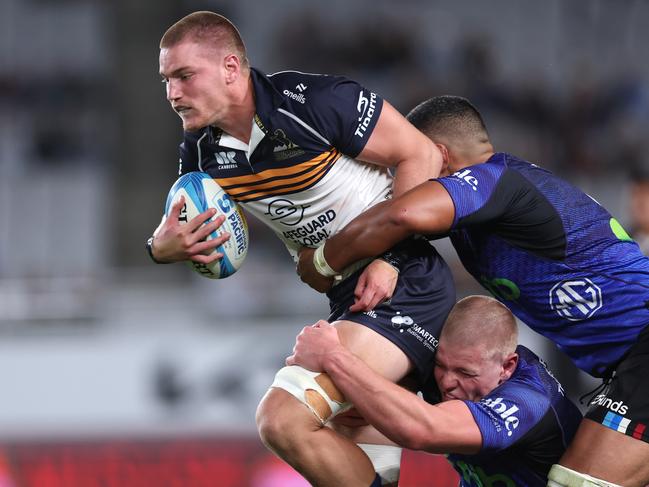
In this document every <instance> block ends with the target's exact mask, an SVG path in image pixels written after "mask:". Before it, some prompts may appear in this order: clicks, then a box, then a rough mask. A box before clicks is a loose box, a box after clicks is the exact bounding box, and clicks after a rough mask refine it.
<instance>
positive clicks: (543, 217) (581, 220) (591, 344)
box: [437, 153, 649, 377]
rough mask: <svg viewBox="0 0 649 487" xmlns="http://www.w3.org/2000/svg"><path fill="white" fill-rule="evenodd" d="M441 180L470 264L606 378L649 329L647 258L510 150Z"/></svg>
mask: <svg viewBox="0 0 649 487" xmlns="http://www.w3.org/2000/svg"><path fill="white" fill-rule="evenodd" d="M437 181H439V182H440V183H441V184H442V185H443V186H444V187H445V188H446V190H447V191H448V193H449V194H450V196H451V198H452V200H453V202H454V204H455V210H456V214H455V220H454V222H453V227H452V231H451V232H450V237H451V241H452V242H453V246H454V247H455V249H456V250H457V253H458V255H459V257H460V259H461V261H462V263H463V264H464V267H466V269H467V270H468V271H469V272H470V273H471V274H472V275H473V276H474V277H475V278H476V279H477V280H478V281H479V282H480V283H481V284H482V285H483V286H484V287H485V288H486V289H488V290H489V291H490V292H491V293H492V294H493V295H494V296H495V297H496V298H497V299H499V300H500V301H502V302H503V303H504V304H506V305H507V306H508V307H509V308H510V309H511V310H512V312H513V313H514V314H515V315H516V316H517V317H518V318H520V319H521V320H522V321H523V322H525V323H526V324H527V325H529V326H530V327H531V328H532V329H534V330H535V331H537V332H539V333H541V334H543V335H545V336H546V337H548V338H549V339H551V340H552V341H554V342H555V343H556V344H557V345H558V346H559V348H560V349H561V350H563V351H564V352H565V353H566V354H568V355H569V356H570V357H571V358H572V360H573V361H574V362H575V364H576V365H577V366H578V367H579V368H581V369H582V370H584V371H586V372H588V373H590V374H592V375H594V376H596V377H601V376H604V375H606V374H607V372H608V371H609V370H610V369H611V367H612V366H614V365H615V364H616V363H617V362H618V361H619V360H620V358H621V357H622V356H623V355H624V353H625V352H626V351H627V350H628V349H629V347H630V346H631V345H632V344H633V343H634V342H635V340H636V337H637V336H638V335H639V333H640V332H641V331H642V330H643V329H644V328H645V327H646V326H647V325H648V324H649V259H648V258H647V257H645V256H644V255H643V254H642V252H641V251H640V249H639V247H638V246H637V244H636V243H635V242H633V240H632V239H631V238H630V237H629V236H628V235H627V233H626V232H625V231H624V229H623V228H622V226H621V225H620V224H619V223H618V222H617V220H615V218H613V217H612V216H611V215H610V214H609V213H608V211H606V209H604V208H603V207H602V206H601V205H600V204H599V203H598V202H597V201H595V200H594V199H593V198H591V197H590V196H589V195H587V194H585V193H584V192H582V191H581V190H579V189H578V188H576V187H575V186H573V185H571V184H569V183H567V182H565V181H563V180H562V179H560V178H557V177H556V176H554V175H553V174H552V173H550V172H549V171H546V170H544V169H542V168H540V167H538V166H536V165H535V164H531V163H529V162H526V161H523V160H521V159H518V158H516V157H514V156H512V155H509V154H505V153H497V154H494V155H493V156H492V157H491V158H490V159H489V160H488V161H486V162H485V163H483V164H477V165H473V166H468V167H466V168H464V169H462V170H461V171H458V172H456V173H455V174H453V175H451V176H448V177H445V178H440V179H438V180H437Z"/></svg>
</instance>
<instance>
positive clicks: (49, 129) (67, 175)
mask: <svg viewBox="0 0 649 487" xmlns="http://www.w3.org/2000/svg"><path fill="white" fill-rule="evenodd" d="M203 9H209V10H214V11H217V12H220V13H223V14H224V15H226V16H228V17H229V18H231V19H232V20H233V21H234V22H235V23H236V24H237V25H238V26H239V28H240V30H241V32H242V35H243V37H244V39H245V40H246V41H247V47H248V50H249V55H250V58H251V60H252V64H253V65H255V66H257V67H259V68H260V69H262V70H264V71H266V72H273V71H278V70H282V69H298V70H302V71H313V72H328V73H336V74H345V75H348V76H350V77H352V78H355V79H357V80H359V81H361V82H363V83H364V84H365V85H367V86H368V87H371V88H373V89H375V90H377V91H378V92H379V93H381V94H382V95H383V96H384V97H386V98H387V99H388V100H390V101H391V102H392V103H393V104H394V105H395V106H396V107H397V108H399V109H400V110H401V111H402V112H404V113H405V112H407V111H408V110H409V109H410V108H411V107H413V106H414V105H415V104H416V103H418V102H419V101H421V100H423V99H425V98H427V97H429V96H432V95H436V94H443V93H449V94H458V95H463V96H467V97H469V98H470V99H472V100H473V101H474V102H475V103H476V105H477V106H478V108H479V109H481V111H482V112H483V114H484V116H485V118H486V121H487V124H488V126H489V127H490V129H491V135H492V138H493V139H494V140H495V142H496V145H497V147H498V148H500V149H501V150H507V151H509V152H514V153H517V154H518V155H521V156H523V157H525V158H527V159H529V160H532V161H538V162H539V164H540V165H542V166H545V167H547V168H549V169H551V170H553V171H555V172H557V173H558V174H560V175H562V176H564V177H566V178H568V179H569V180H571V181H573V182H575V183H577V184H579V185H580V186H581V187H582V188H585V189H586V190H587V191H588V192H589V193H590V194H591V195H593V196H594V197H595V198H596V199H598V200H599V201H600V202H602V203H603V204H604V205H605V206H607V207H608V208H609V209H610V210H611V212H612V213H613V214H614V215H615V216H616V217H617V218H618V219H619V220H620V221H622V222H623V223H625V224H626V226H627V227H628V228H629V229H630V230H632V229H633V228H634V227H635V225H636V222H634V221H632V220H631V214H630V212H629V206H628V205H629V197H630V191H629V187H630V179H629V178H630V176H629V175H630V174H638V173H639V172H640V173H642V172H644V173H647V172H648V168H647V166H648V165H649V162H648V161H649V159H648V154H647V144H646V138H647V134H648V128H649V85H648V81H649V65H648V64H647V63H646V62H645V61H642V60H643V59H646V58H645V56H646V50H647V47H649V30H647V29H646V26H647V25H648V24H649V3H648V2H646V1H645V0H619V1H613V0H578V1H577V0H573V1H570V2H568V1H562V0H546V1H544V2H538V1H534V0H487V1H483V2H457V1H453V0H405V1H402V2H398V3H397V2H391V1H386V0H374V1H371V0H356V1H352V2H350V1H349V0H329V1H328V2H316V1H312V0H310V1H304V0H303V1H298V0H275V1H273V2H263V1H261V0H238V1H236V2H234V1H217V0H214V1H207V0H206V1H198V0H167V1H165V2H153V1H151V0H149V1H144V0H141V1H137V2H134V1H131V0H114V1H112V2H104V1H100V0H58V1H52V0H1V1H0V37H1V38H2V42H1V43H0V88H1V89H0V486H2V487H58V486H64V487H77V486H78V487H93V486H100V485H101V486H120V487H132V486H150V485H156V486H190V487H193V486H197V487H198V486H229V487H244V486H246V487H247V486H250V487H278V486H283V487H291V486H294V487H297V486H302V485H306V484H305V483H304V482H303V481H301V480H300V479H299V478H296V477H295V475H293V474H292V473H291V471H290V470H289V469H287V468H285V467H284V466H283V465H282V464H281V463H280V462H278V461H275V460H274V459H273V458H272V457H271V456H270V455H269V454H267V453H266V452H265V451H264V449H263V448H262V446H261V445H260V443H259V441H258V439H257V436H256V431H255V427H254V411H255V407H256V404H257V402H258V400H259V399H260V397H261V395H262V394H263V393H264V391H265V390H266V388H267V386H268V385H269V383H270V382H271V380H272V377H273V375H274V372H275V371H276V370H277V369H278V368H279V367H280V366H281V365H282V364H283V360H284V357H285V356H286V355H287V354H288V353H289V352H290V350H291V348H292V344H293V339H294V336H295V334H296V332H297V331H298V330H299V329H300V328H301V327H302V326H304V325H305V324H310V323H312V322H314V321H315V320H316V319H318V318H320V317H323V316H325V315H326V314H327V306H326V303H325V300H324V298H323V297H321V296H319V295H317V294H315V293H314V292H312V291H310V290H309V289H307V288H306V287H304V286H302V285H301V284H300V283H299V281H298V280H297V279H296V278H295V276H294V272H293V266H292V262H291V260H290V258H289V256H288V254H287V253H286V252H285V250H284V249H283V248H282V246H281V244H279V242H278V241H275V239H274V238H273V236H272V235H271V234H269V233H268V232H267V231H266V230H265V229H264V228H262V227H261V226H260V225H259V224H257V223H256V222H252V221H250V223H251V249H250V252H249V254H248V258H247V261H246V263H245V264H244V266H243V268H242V270H241V271H239V273H237V274H236V275H235V276H233V277H231V278H229V279H227V280H225V281H222V282H218V281H209V280H207V279H203V278H200V277H198V276H197V275H195V274H193V273H192V272H191V271H190V270H189V269H188V268H186V267H184V266H183V265H172V266H155V265H153V264H152V263H151V262H150V261H149V260H148V257H147V256H146V253H145V251H144V241H145V239H146V238H147V237H148V236H149V235H150V234H151V232H152V230H153V229H154V228H155V226H156V225H157V222H158V221H159V218H160V216H161V214H162V208H163V204H164V199H165V196H166V193H167V190H168V188H169V187H170V186H171V184H172V183H173V181H174V180H175V177H176V172H177V165H176V161H177V143H178V141H179V138H180V136H181V129H180V124H179V121H178V120H177V117H176V115H175V114H174V113H173V112H172V111H171V110H170V109H169V107H168V104H167V102H166V100H165V97H164V88H163V86H162V85H161V84H160V83H159V76H158V73H157V69H158V64H157V63H158V41H159V38H160V36H161V35H162V33H163V32H164V31H165V29H166V28H167V27H168V26H169V25H170V24H171V23H172V22H174V21H175V20H177V19H178V18H180V17H181V16H183V15H185V14H187V13H189V12H191V11H193V10H203ZM439 246H440V250H441V251H442V252H443V253H444V255H445V256H446V257H447V258H448V260H449V261H450V262H451V263H452V265H453V267H454V270H455V271H456V279H457V285H458V288H459V291H460V294H461V295H466V294H471V293H482V292H483V291H482V290H481V288H479V287H478V286H477V285H476V284H475V283H474V282H473V281H472V280H471V279H470V278H469V277H468V276H467V275H466V274H465V273H464V272H463V271H462V270H461V269H460V268H459V264H458V262H457V259H456V257H455V255H454V253H453V251H452V250H451V249H450V246H449V245H448V243H446V242H440V244H439ZM522 331H523V337H522V341H523V342H524V343H525V344H527V345H529V346H530V347H531V348H533V349H534V350H536V351H537V352H539V353H540V354H543V355H544V356H546V357H547V358H548V361H549V362H550V363H551V365H553V366H554V367H555V368H557V369H558V372H559V373H558V375H559V376H560V377H561V378H562V379H563V381H564V385H565V386H566V388H567V390H568V391H569V392H570V393H571V395H572V396H573V397H578V396H579V395H581V394H583V393H585V392H587V391H588V390H590V389H592V388H593V387H594V385H596V382H594V381H592V380H590V379H588V378H586V377H585V376H584V375H583V374H580V373H578V372H577V371H576V370H575V369H574V367H572V366H571V365H570V364H569V363H568V362H567V361H566V360H565V359H564V358H563V357H562V356H561V355H559V354H558V353H556V352H555V349H554V347H553V346H552V345H551V344H548V342H546V341H545V340H543V339H540V338H539V337H538V336H537V335H535V334H533V333H532V332H529V331H528V330H526V329H525V328H523V330H522ZM415 464H416V465H417V468H414V467H413V466H414V465H415ZM411 467H413V468H411ZM433 478H434V479H435V481H436V483H435V485H454V482H456V480H455V478H454V477H453V474H451V473H448V469H447V467H446V466H445V463H444V460H443V458H439V457H429V456H424V455H414V454H411V455H409V456H408V458H407V459H406V462H405V466H404V480H403V481H402V485H405V486H410V487H413V486H424V485H433V481H432V479H433Z"/></svg>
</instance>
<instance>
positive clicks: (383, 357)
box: [333, 320, 412, 382]
mask: <svg viewBox="0 0 649 487" xmlns="http://www.w3.org/2000/svg"><path fill="white" fill-rule="evenodd" d="M333 325H334V326H335V327H336V329H337V330H338V336H339V337H340V341H341V343H342V344H343V345H345V347H347V349H349V350H350V351H351V352H352V353H354V354H355V355H356V356H357V357H359V358H360V359H361V360H362V361H363V362H365V363H366V364H367V365H368V366H369V367H370V368H371V369H372V370H374V371H375V372H377V373H378V374H380V375H382V376H383V377H385V378H387V379H389V380H391V381H393V382H398V381H399V380H401V379H402V378H403V377H405V376H406V375H407V374H408V372H409V371H410V370H411V369H412V362H411V361H410V359H409V358H408V355H407V354H406V353H405V352H404V351H403V350H402V349H401V348H400V347H399V346H398V345H397V344H396V343H394V342H393V341H391V340H389V339H388V338H386V337H385V336H383V335H381V334H379V333H377V332H376V331H374V330H373V329H371V328H368V327H367V326H365V325H362V324H360V323H355V322H353V321H347V320H340V321H336V322H334V323H333Z"/></svg>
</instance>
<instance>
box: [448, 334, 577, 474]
mask: <svg viewBox="0 0 649 487" xmlns="http://www.w3.org/2000/svg"><path fill="white" fill-rule="evenodd" d="M516 351H517V352H518V355H519V361H518V365H517V367H516V370H515V371H514V373H513V374H512V376H511V377H510V378H509V380H507V381H505V382H503V383H502V384H501V385H499V386H498V387H497V388H495V389H494V390H493V391H491V392H490V393H489V394H488V395H487V396H485V397H484V398H482V399H481V400H480V401H479V402H472V401H464V402H465V404H466V405H467V406H468V407H469V410H470V411H471V414H472V415H473V418H474V419H475V422H476V424H477V425H478V428H479V429H480V433H481V434H482V447H481V449H480V451H479V452H478V453H476V454H475V455H460V454H451V455H449V456H448V459H449V461H450V462H451V463H452V464H453V467H454V468H455V469H456V470H457V472H458V473H459V474H460V485H461V486H462V487H483V486H490V485H498V486H502V487H521V486H523V487H545V485H546V483H547V474H548V471H549V470H550V467H551V466H552V465H553V464H554V463H556V462H557V461H558V460H559V458H560V457H561V455H562V454H563V452H564V451H565V449H566V447H567V445H568V444H569V443H570V440H571V439H572V437H573V436H574V434H575V432H576V431H577V427H578V425H579V423H580V421H581V413H580V412H579V409H578V408H577V406H575V405H574V404H573V403H572V402H571V401H570V400H569V399H568V398H567V397H566V396H565V395H564V392H563V388H562V387H561V384H559V382H557V380H556V379H555V378H554V376H553V375H552V374H551V373H550V372H549V371H548V370H547V368H546V367H545V364H544V363H543V362H542V361H541V360H540V359H539V358H538V357H537V356H536V355H535V354H534V353H533V352H531V351H530V350H528V349H527V348H525V347H523V346H518V348H517V349H516Z"/></svg>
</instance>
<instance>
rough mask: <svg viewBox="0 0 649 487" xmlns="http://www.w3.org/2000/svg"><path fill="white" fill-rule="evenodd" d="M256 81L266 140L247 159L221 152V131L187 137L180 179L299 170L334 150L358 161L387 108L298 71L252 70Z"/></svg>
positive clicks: (339, 81)
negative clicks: (195, 174)
mask: <svg viewBox="0 0 649 487" xmlns="http://www.w3.org/2000/svg"><path fill="white" fill-rule="evenodd" d="M251 78H252V81H253V86H254V89H255V104H256V114H255V119H254V122H255V125H256V127H259V129H260V131H261V132H262V133H263V134H264V138H263V139H262V140H261V142H260V143H259V144H258V145H256V146H255V147H254V150H253V151H252V153H250V154H246V147H241V148H231V147H227V148H224V147H221V146H220V141H221V137H222V136H223V134H222V132H221V131H220V130H219V129H218V128H215V127H205V128H204V129H201V130H199V131H196V132H185V133H184V140H183V143H182V144H181V145H180V171H179V172H180V174H184V173H186V172H189V171H196V170H201V171H205V172H207V173H209V174H210V175H211V176H213V177H214V178H215V179H217V180H218V179H224V178H233V177H239V176H246V175H249V174H254V173H259V172H262V171H266V170H272V169H281V168H288V167H292V166H296V165H298V164H300V163H303V162H306V161H311V160H313V159H314V158H316V157H319V156H321V155H322V154H324V153H328V152H330V151H332V150H333V149H335V150H336V151H337V152H339V153H343V154H346V155H348V156H350V157H356V156H357V155H358V154H359V153H360V152H361V151H362V150H363V148H364V147H365V144H366V143H367V141H368V139H369V137H370V135H371V133H372V131H373V130H374V127H375V126H376V122H377V120H378V118H379V115H380V113H381V109H382V107H383V99H382V98H381V97H380V96H379V95H377V94H376V93H373V92H371V91H369V90H367V89H366V88H364V87H362V86H361V85H360V84H358V83H356V82H355V81H352V80H349V79H347V78H344V77H340V76H330V75H316V74H307V73H299V72H295V71H285V72H282V73H277V74H275V75H270V76H266V75H265V74H263V73H261V72H260V71H258V70H256V69H254V68H251ZM198 141H200V144H199V143H198ZM197 147H199V149H198V150H197ZM199 150H200V153H199ZM291 176H295V173H291ZM279 177H280V178H281V176H279ZM264 182H265V183H267V182H268V181H267V180H265V181H264ZM224 189H227V188H225V187H224ZM300 189H303V188H300ZM229 192H230V191H229ZM230 193H231V194H232V192H230ZM234 193H235V194H232V196H233V197H235V199H243V200H245V199H246V195H242V196H241V197H240V198H238V196H239V195H237V194H236V191H235V192H234Z"/></svg>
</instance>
